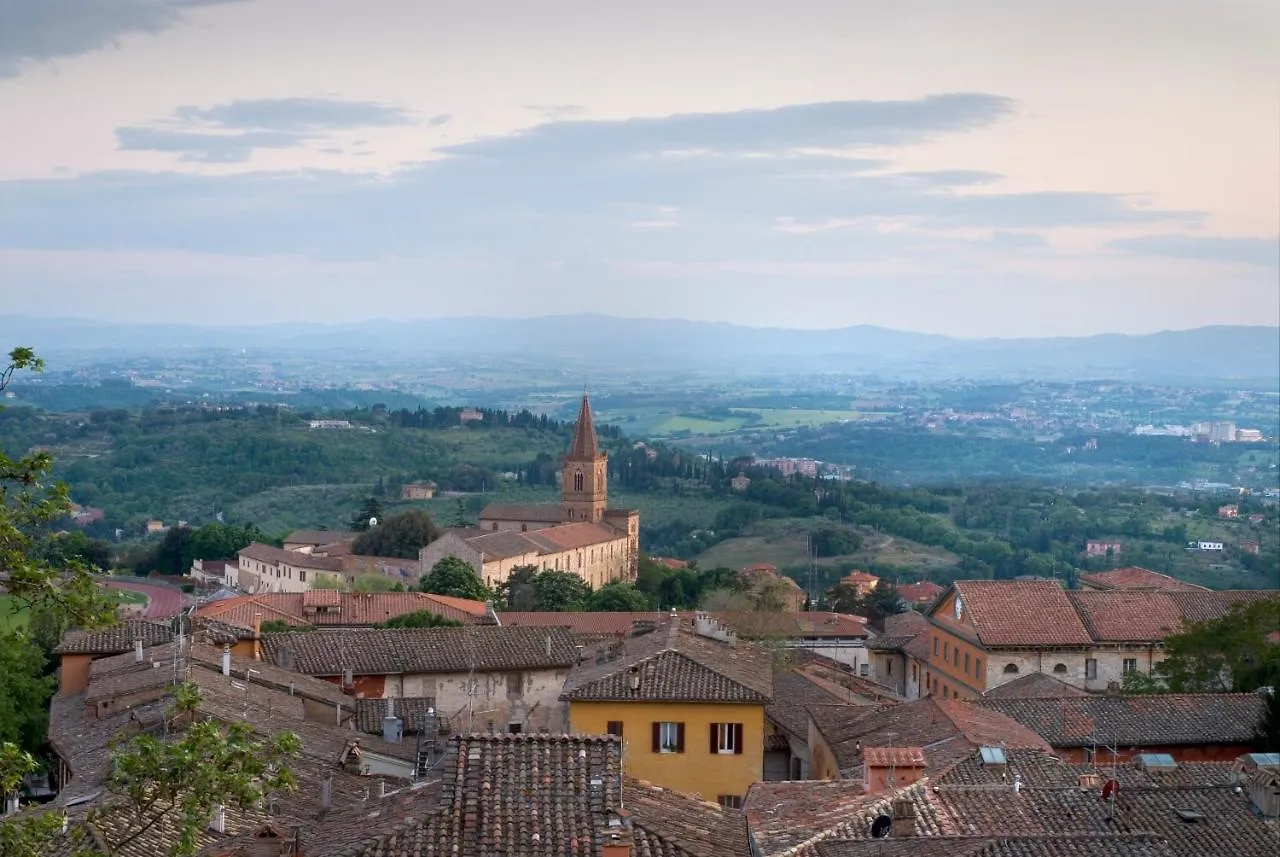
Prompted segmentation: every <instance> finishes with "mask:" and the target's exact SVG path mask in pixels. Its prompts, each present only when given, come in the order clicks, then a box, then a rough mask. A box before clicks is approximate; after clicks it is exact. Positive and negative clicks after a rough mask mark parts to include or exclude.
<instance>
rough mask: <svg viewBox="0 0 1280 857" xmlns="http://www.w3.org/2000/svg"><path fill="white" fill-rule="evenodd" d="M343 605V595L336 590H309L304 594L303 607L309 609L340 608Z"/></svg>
mask: <svg viewBox="0 0 1280 857" xmlns="http://www.w3.org/2000/svg"><path fill="white" fill-rule="evenodd" d="M341 604H342V593H341V592H339V591H338V590H336V589H308V590H307V591H306V592H304V593H302V606H303V608H304V609H305V608H307V607H339V606H341Z"/></svg>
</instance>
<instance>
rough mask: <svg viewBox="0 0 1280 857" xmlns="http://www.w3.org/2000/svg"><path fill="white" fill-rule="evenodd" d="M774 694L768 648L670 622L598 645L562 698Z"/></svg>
mask: <svg viewBox="0 0 1280 857" xmlns="http://www.w3.org/2000/svg"><path fill="white" fill-rule="evenodd" d="M633 682H635V684H636V685H637V686H636V687H633V686H632V685H633ZM772 695H773V660H772V657H771V656H770V654H769V653H768V652H767V651H765V650H764V649H762V648H760V647H758V646H755V645H753V644H751V643H746V642H735V643H732V644H731V643H727V642H723V641H720V640H715V639H711V638H708V637H704V636H702V635H700V634H697V633H695V632H693V631H689V630H685V629H683V628H681V626H680V625H679V623H678V622H669V623H668V624H667V625H665V626H663V627H660V628H658V629H656V630H654V631H651V632H649V633H647V634H643V635H641V636H637V637H629V638H627V639H625V640H622V641H618V642H614V643H611V644H608V645H607V646H603V647H600V648H599V649H598V650H597V652H596V653H595V656H594V657H590V656H589V657H587V658H586V659H585V660H584V661H583V662H582V663H580V664H578V665H577V666H576V667H574V669H573V671H572V672H570V674H569V678H568V680H567V681H566V682H565V686H564V693H563V694H562V695H561V697H560V698H561V699H568V700H593V701H600V700H618V701H624V700H626V701H630V700H664V701H674V700H684V701H699V702H710V701H715V702H744V703H757V704H763V703H767V702H769V700H770V698H771V697H772Z"/></svg>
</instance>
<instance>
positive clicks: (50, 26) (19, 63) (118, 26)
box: [0, 0, 242, 78]
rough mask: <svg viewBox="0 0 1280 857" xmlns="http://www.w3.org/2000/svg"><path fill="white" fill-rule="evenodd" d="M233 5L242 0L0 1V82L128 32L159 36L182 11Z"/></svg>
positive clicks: (90, 48) (116, 38) (112, 42)
mask: <svg viewBox="0 0 1280 857" xmlns="http://www.w3.org/2000/svg"><path fill="white" fill-rule="evenodd" d="M235 2H242V0H110V2H104V0H0V78H5V77H13V76H16V75H18V74H21V73H22V71H23V70H24V69H25V68H27V67H28V66H29V65H31V64H32V63H37V62H43V61H45V60H51V59H55V58H58V57H69V56H76V55H77V54H83V53H89V52H90V51H96V50H98V49H100V48H104V47H107V46H108V45H112V44H114V43H115V42H116V41H117V40H118V39H119V38H120V37H121V36H125V35H128V34H130V33H158V32H160V31H161V30H166V29H168V28H170V27H173V26H176V25H177V24H178V23H180V22H181V21H182V18H183V14H182V12H183V10H184V9H190V8H194V7H198V6H213V5H220V4H223V3H235Z"/></svg>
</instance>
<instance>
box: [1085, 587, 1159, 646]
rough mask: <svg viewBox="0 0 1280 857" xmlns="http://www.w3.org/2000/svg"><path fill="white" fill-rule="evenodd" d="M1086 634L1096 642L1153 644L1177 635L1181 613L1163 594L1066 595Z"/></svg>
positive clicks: (1090, 592)
mask: <svg viewBox="0 0 1280 857" xmlns="http://www.w3.org/2000/svg"><path fill="white" fill-rule="evenodd" d="M1067 597H1068V598H1070V599H1071V603H1072V604H1073V605H1075V608H1076V612H1077V613H1079V614H1080V619H1081V621H1083V622H1084V626H1085V627H1086V628H1088V629H1089V634H1090V635H1091V636H1092V637H1093V638H1094V639H1095V640H1097V641H1099V642H1144V643H1145V642H1152V641H1160V640H1163V639H1164V638H1165V637H1168V636H1170V635H1171V634H1176V633H1177V632H1178V631H1179V630H1180V629H1181V627H1182V612H1181V611H1180V610H1179V609H1178V605H1177V604H1176V603H1175V602H1174V600H1173V599H1172V598H1170V597H1169V596H1168V595H1166V594H1165V593H1164V592H1159V591H1154V590H1145V591H1114V590H1113V591H1109V592H1095V591H1088V590H1081V591H1079V592H1069V593H1067Z"/></svg>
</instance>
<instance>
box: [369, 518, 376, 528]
mask: <svg viewBox="0 0 1280 857" xmlns="http://www.w3.org/2000/svg"><path fill="white" fill-rule="evenodd" d="M369 526H370V527H376V526H378V519H377V518H370V519H369Z"/></svg>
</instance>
